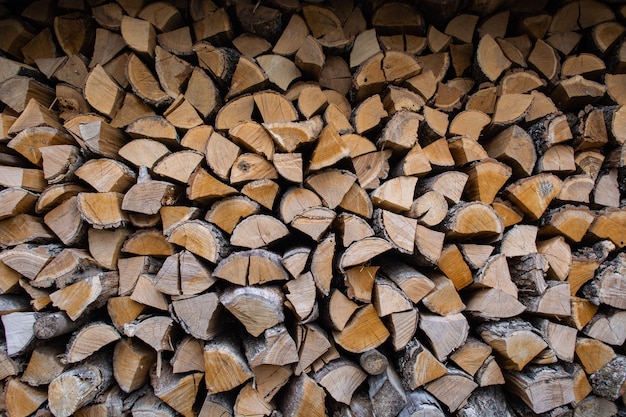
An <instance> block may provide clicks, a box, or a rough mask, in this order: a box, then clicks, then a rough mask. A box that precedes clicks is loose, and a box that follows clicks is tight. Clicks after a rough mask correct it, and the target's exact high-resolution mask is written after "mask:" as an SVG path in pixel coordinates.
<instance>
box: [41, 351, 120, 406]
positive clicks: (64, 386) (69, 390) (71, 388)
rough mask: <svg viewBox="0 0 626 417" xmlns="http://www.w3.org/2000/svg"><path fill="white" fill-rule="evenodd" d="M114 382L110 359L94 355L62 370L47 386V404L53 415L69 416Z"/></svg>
mask: <svg viewBox="0 0 626 417" xmlns="http://www.w3.org/2000/svg"><path fill="white" fill-rule="evenodd" d="M113 382H114V379H113V369H112V368H111V362H110V359H109V360H106V359H104V358H103V357H96V358H93V359H92V360H90V361H87V362H85V363H83V364H80V365H78V366H76V367H75V368H72V369H69V370H67V371H65V372H63V373H62V374H61V375H59V376H58V377H56V378H55V379H54V380H52V382H51V383H50V386H49V387H48V405H49V407H50V411H52V413H53V414H54V415H55V416H70V415H72V414H73V413H74V412H75V411H76V410H78V409H79V408H81V407H82V406H84V405H86V404H88V403H90V402H91V401H92V400H93V399H94V398H95V397H96V396H98V395H99V394H101V393H102V392H104V391H105V390H106V389H107V388H109V387H110V386H111V384H112V383H113Z"/></svg>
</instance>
